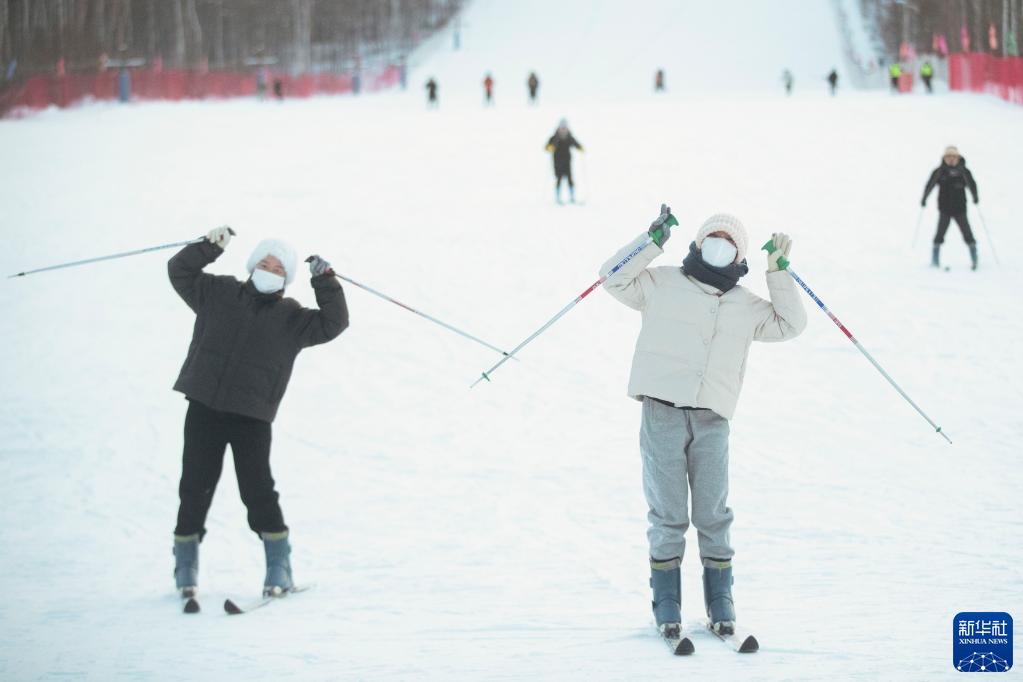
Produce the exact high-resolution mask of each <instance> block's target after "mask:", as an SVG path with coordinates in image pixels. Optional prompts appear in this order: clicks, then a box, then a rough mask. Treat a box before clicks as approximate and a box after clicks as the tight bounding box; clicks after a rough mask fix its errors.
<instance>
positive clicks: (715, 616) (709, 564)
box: [703, 559, 735, 635]
mask: <svg viewBox="0 0 1023 682" xmlns="http://www.w3.org/2000/svg"><path fill="white" fill-rule="evenodd" d="M703 603H704V604H705V605H706V607H707V617H708V618H710V628H711V629H712V630H713V631H714V632H716V633H718V634H719V635H731V634H734V633H735V602H733V601H732V561H731V560H730V559H726V560H724V561H722V560H720V559H704V560H703Z"/></svg>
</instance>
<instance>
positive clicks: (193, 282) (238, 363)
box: [167, 227, 348, 597]
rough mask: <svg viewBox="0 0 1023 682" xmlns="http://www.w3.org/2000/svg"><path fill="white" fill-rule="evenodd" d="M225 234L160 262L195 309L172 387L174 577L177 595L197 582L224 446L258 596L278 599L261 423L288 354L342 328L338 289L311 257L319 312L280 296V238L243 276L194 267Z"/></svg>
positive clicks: (273, 503)
mask: <svg viewBox="0 0 1023 682" xmlns="http://www.w3.org/2000/svg"><path fill="white" fill-rule="evenodd" d="M230 241H231V233H230V231H229V228H227V227H219V228H216V229H214V230H211V231H210V232H209V234H207V235H206V239H205V240H203V241H201V242H198V243H195V244H190V245H188V246H186V247H185V248H184V249H182V250H181V251H179V252H178V253H177V254H176V255H175V256H174V257H173V258H171V259H170V262H169V263H168V264H167V271H168V274H169V276H170V281H171V284H172V285H173V286H174V289H175V291H177V293H178V295H179V296H181V298H182V299H184V301H185V303H186V304H188V307H189V308H191V309H192V311H193V312H194V313H195V315H196V320H195V328H194V330H193V332H192V343H191V345H190V346H189V348H188V357H187V358H186V359H185V363H184V366H183V367H182V368H181V373H180V375H179V376H178V380H177V382H176V383H175V384H174V390H176V391H180V392H181V393H184V394H185V397H186V398H188V412H187V414H186V416H185V445H184V455H183V457H182V470H181V483H180V485H179V488H178V493H179V496H180V498H181V504H180V507H179V508H178V521H177V527H176V528H175V529H174V556H175V564H174V578H175V582H176V584H177V587H178V589H179V590H181V593H182V596H185V597H188V596H192V594H194V591H195V588H196V585H197V579H198V572H199V543H200V542H201V541H202V539H203V536H204V535H205V534H206V528H205V522H206V515H207V513H208V512H209V508H210V503H211V502H212V501H213V493H214V491H215V490H216V487H217V481H218V480H219V479H220V472H221V468H222V467H223V464H224V452H225V450H226V448H227V446H228V445H230V446H231V452H232V453H233V455H234V469H235V473H236V475H237V477H238V488H239V491H240V492H241V498H242V502H243V503H244V504H245V507H246V508H247V509H248V521H249V527H250V528H251V529H252V530H253V531H255V532H256V533H257V534H258V535H259V537H260V538H261V539H262V540H263V545H264V549H265V552H266V578H265V580H264V581H263V590H264V594H266V595H268V596H279V595H280V594H282V593H285V592H288V591H289V590H290V589H292V587H294V583H293V582H292V575H291V561H290V559H289V558H288V557H289V555H290V553H291V546H290V544H289V542H288V527H287V526H286V525H285V524H284V515H283V513H282V512H281V506H280V504H279V503H278V494H277V491H276V490H274V480H273V476H272V475H271V473H270V432H271V428H270V424H271V422H272V421H273V420H274V417H275V416H276V414H277V407H278V405H279V404H280V402H281V398H283V397H284V391H285V389H286V388H287V386H288V380H289V379H290V378H291V369H292V366H293V364H294V362H295V356H297V355H298V353H299V351H301V350H302V349H304V348H308V347H309V346H314V345H316V344H320V343H326V342H327V341H330V340H331V339H333V338H335V337H337V336H338V335H339V334H340V333H341V332H342V331H344V330H345V328H346V327H347V326H348V308H347V306H346V304H345V296H344V292H343V291H342V290H341V285H340V283H339V282H338V280H337V278H336V277H335V276H334V271H333V270H331V268H330V264H329V263H327V262H326V261H325V260H323V259H322V258H320V257H319V256H312V257H311V259H310V265H309V268H310V271H311V273H312V280H311V283H312V287H313V290H314V291H315V292H316V303H317V304H318V305H319V310H314V309H308V308H303V307H302V306H301V305H299V303H298V302H297V301H295V300H294V299H291V298H285V297H284V287H285V286H286V285H287V284H290V283H291V281H292V280H293V279H294V277H295V275H296V270H297V268H298V263H297V260H296V258H295V252H294V251H293V250H292V249H291V247H290V246H288V245H287V244H285V243H283V242H279V241H276V240H266V241H263V242H261V243H260V244H259V245H258V246H257V247H256V250H255V251H253V253H252V255H251V256H250V257H249V261H248V270H249V275H250V277H249V278H248V279H247V280H246V281H244V282H241V281H239V280H237V279H235V278H234V277H229V276H226V275H211V274H208V273H205V272H203V269H204V268H205V267H206V266H207V265H209V264H210V263H212V262H213V261H215V260H217V258H219V257H220V255H221V254H222V253H223V252H224V248H226V247H227V245H228V243H229V242H230Z"/></svg>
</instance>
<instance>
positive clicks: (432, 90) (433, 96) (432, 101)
mask: <svg viewBox="0 0 1023 682" xmlns="http://www.w3.org/2000/svg"><path fill="white" fill-rule="evenodd" d="M426 106H427V108H428V109H436V108H437V106H438V102H437V81H435V80H434V79H433V78H431V79H430V80H428V81H426Z"/></svg>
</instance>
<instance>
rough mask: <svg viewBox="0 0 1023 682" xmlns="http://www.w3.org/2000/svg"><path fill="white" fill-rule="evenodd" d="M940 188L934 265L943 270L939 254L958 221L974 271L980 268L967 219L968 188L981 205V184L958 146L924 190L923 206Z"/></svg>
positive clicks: (947, 149)
mask: <svg viewBox="0 0 1023 682" xmlns="http://www.w3.org/2000/svg"><path fill="white" fill-rule="evenodd" d="M935 185H937V186H938V231H937V233H935V235H934V248H933V250H932V252H931V265H933V266H934V267H940V261H939V255H940V252H941V245H942V244H943V243H945V232H946V231H947V230H948V225H949V222H950V221H951V220H952V219H955V221H956V225H958V226H959V231H960V232H962V234H963V241H965V242H966V246H967V247H969V249H970V260H971V261H972V263H973V269H974V270H976V269H977V240H976V239H974V237H973V231H972V230H971V229H970V221H969V220H968V219H967V217H966V189H967V188H969V190H970V193H971V194H972V195H973V203H975V204H976V203H978V202H979V201H980V197H979V196H978V195H977V183H976V181H974V179H973V173H971V172H970V169H969V168H967V167H966V159H964V158H963V157H962V156H961V155H960V154H959V150H958V149H956V148H955V147H948V148H946V149H945V155H944V156H943V157H942V162H941V165H940V166H938V167H937V168H935V169H934V172H932V173H931V177H930V178H929V179H928V180H927V186H926V187H924V196H923V199H921V200H920V205H921V206H926V205H927V196H928V195H929V194H930V193H931V190H933V189H934V186H935Z"/></svg>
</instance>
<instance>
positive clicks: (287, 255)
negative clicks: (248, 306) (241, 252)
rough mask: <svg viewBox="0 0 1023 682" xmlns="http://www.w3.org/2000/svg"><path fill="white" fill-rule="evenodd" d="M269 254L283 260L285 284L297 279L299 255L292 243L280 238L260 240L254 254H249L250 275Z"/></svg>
mask: <svg viewBox="0 0 1023 682" xmlns="http://www.w3.org/2000/svg"><path fill="white" fill-rule="evenodd" d="M267 256H273V257H274V258H276V259H277V260H279V261H280V262H281V265H283V266H284V275H285V277H284V284H285V286H287V285H288V284H291V282H292V280H294V279H295V269H296V268H297V267H298V256H297V255H296V254H295V249H293V248H291V244H288V243H287V242H282V241H281V240H280V239H264V240H263V241H261V242H259V244H257V245H256V249H255V250H254V251H253V252H252V255H251V256H249V262H248V265H247V267H248V269H249V274H250V275H251V274H252V271H253V270H255V269H256V265H258V264H259V261H261V260H263V259H264V258H266V257H267Z"/></svg>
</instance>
